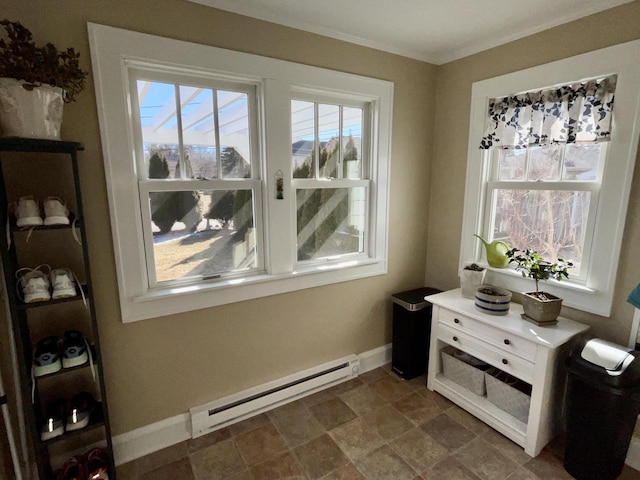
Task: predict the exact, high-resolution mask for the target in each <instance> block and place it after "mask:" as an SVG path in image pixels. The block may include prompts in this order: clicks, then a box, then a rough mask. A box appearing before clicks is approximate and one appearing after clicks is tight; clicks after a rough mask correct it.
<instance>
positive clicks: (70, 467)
mask: <svg viewBox="0 0 640 480" xmlns="http://www.w3.org/2000/svg"><path fill="white" fill-rule="evenodd" d="M86 479H87V474H86V469H85V466H84V463H82V459H81V458H79V457H71V458H69V459H68V460H67V461H66V462H64V465H62V468H60V469H59V470H58V471H57V472H56V480H86Z"/></svg>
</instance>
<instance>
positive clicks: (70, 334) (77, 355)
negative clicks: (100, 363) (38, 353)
mask: <svg viewBox="0 0 640 480" xmlns="http://www.w3.org/2000/svg"><path fill="white" fill-rule="evenodd" d="M87 360H89V354H88V353H87V341H86V340H85V338H84V335H82V333H81V332H79V331H78V330H67V331H66V332H64V340H63V341H62V368H71V367H77V366H79V365H83V364H85V363H87Z"/></svg>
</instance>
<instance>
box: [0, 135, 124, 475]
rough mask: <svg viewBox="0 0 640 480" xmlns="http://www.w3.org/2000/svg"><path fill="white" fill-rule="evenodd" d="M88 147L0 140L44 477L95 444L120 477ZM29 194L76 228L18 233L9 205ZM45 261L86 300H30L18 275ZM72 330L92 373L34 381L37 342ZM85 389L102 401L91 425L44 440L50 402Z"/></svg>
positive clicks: (16, 302) (19, 326)
mask: <svg viewBox="0 0 640 480" xmlns="http://www.w3.org/2000/svg"><path fill="white" fill-rule="evenodd" d="M82 150H83V146H82V145H81V144H80V143H75V142H63V141H53V140H36V139H24V138H2V139H0V164H1V168H0V225H2V226H3V229H4V226H5V225H6V226H7V230H8V232H7V234H5V232H3V233H2V235H0V237H1V240H0V250H1V251H2V252H1V258H2V268H3V271H4V278H5V285H4V288H5V290H6V292H5V293H6V297H7V299H8V302H9V307H10V313H11V319H10V320H9V321H10V322H11V323H12V325H13V330H14V337H15V343H16V345H15V347H16V352H17V356H18V366H19V374H20V389H21V396H22V404H23V409H24V413H25V419H24V421H25V423H26V425H27V429H28V430H29V433H30V435H29V437H30V439H31V442H30V443H31V447H32V455H33V459H35V463H36V466H37V471H38V478H39V479H40V480H52V479H54V478H55V477H54V474H55V473H54V472H55V470H56V468H58V467H60V466H61V465H62V463H63V462H64V461H65V460H66V459H67V458H70V457H71V456H74V455H82V454H84V453H86V452H87V451H88V450H90V449H91V448H93V447H96V446H98V447H102V448H104V449H105V452H106V453H107V456H108V459H109V465H108V474H109V479H110V480H114V479H115V477H116V473H115V466H114V461H113V448H112V443H111V432H110V428H109V415H108V410H107V397H106V391H105V385H104V377H103V370H102V360H101V355H100V342H99V339H98V328H97V323H96V311H95V304H94V301H93V289H92V287H91V273H90V268H89V252H88V248H87V236H86V231H85V222H84V216H83V214H82V196H81V192H80V183H79V179H78V160H79V159H78V152H80V151H82ZM28 195H33V196H34V198H35V199H36V200H38V201H39V205H40V212H41V214H42V215H44V211H43V208H42V200H44V199H45V198H46V197H49V196H54V197H59V198H61V199H63V200H64V201H65V203H66V205H67V206H68V207H69V210H70V211H71V215H70V217H71V222H70V224H69V225H55V226H37V227H33V228H27V229H20V228H18V227H17V226H16V219H15V216H14V215H11V214H10V212H9V207H10V205H11V204H13V203H14V202H17V201H18V199H19V198H20V197H23V196H28ZM74 220H75V221H74ZM105 221H108V220H107V219H105ZM74 233H75V235H74ZM76 237H77V240H76ZM40 264H48V265H50V266H51V268H52V269H55V268H70V269H71V270H72V271H73V272H74V273H75V275H76V276H77V278H78V279H79V282H80V284H81V285H80V287H81V288H82V290H83V292H84V297H85V299H86V301H83V297H82V295H80V294H78V295H77V296H76V297H71V298H64V299H58V300H50V301H44V302H36V303H28V304H27V303H24V302H23V301H22V300H21V295H20V294H19V290H20V285H19V281H18V280H17V279H16V272H17V271H18V270H19V269H20V268H24V267H27V268H35V267H37V266H38V265H40ZM78 293H80V292H78ZM85 303H86V305H85ZM66 330H79V331H81V332H82V333H83V334H84V336H85V338H86V339H87V340H88V342H89V344H90V349H91V352H92V357H93V364H94V367H93V368H91V365H90V363H89V362H88V363H86V364H84V365H81V366H76V367H73V368H67V369H65V368H63V369H61V370H60V371H58V372H56V373H53V374H50V375H46V376H41V377H38V378H34V377H32V373H31V372H32V364H33V353H34V350H35V346H36V343H37V342H38V340H40V339H42V338H45V337H47V336H49V335H57V336H60V337H61V336H62V334H63V332H64V331H66ZM83 391H88V392H89V393H91V394H92V395H93V396H94V398H95V399H96V400H97V404H96V406H95V408H94V409H93V410H92V413H91V418H90V422H89V425H87V426H86V427H84V428H82V429H79V430H74V431H69V432H65V433H64V434H62V435H60V436H57V437H55V438H52V439H50V440H46V441H42V440H41V439H40V438H41V437H40V430H41V427H42V423H43V421H44V417H45V412H46V407H47V404H48V403H49V402H52V401H55V400H57V399H61V398H62V399H71V398H72V397H73V396H74V395H76V394H78V393H80V392H83Z"/></svg>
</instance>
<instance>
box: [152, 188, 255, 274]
mask: <svg viewBox="0 0 640 480" xmlns="http://www.w3.org/2000/svg"><path fill="white" fill-rule="evenodd" d="M149 208H150V210H151V220H152V225H151V230H152V232H153V258H154V260H155V270H156V277H157V281H158V282H166V281H170V280H178V279H184V278H189V277H194V276H200V275H204V276H207V275H216V274H221V273H225V272H234V271H239V270H245V269H251V268H255V267H256V251H255V246H256V245H255V244H256V240H255V231H254V213H253V192H252V191H251V190H215V191H188V192H152V193H150V194H149Z"/></svg>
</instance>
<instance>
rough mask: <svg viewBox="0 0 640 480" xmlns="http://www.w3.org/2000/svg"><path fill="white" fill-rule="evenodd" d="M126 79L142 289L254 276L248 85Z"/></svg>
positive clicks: (255, 204)
mask: <svg viewBox="0 0 640 480" xmlns="http://www.w3.org/2000/svg"><path fill="white" fill-rule="evenodd" d="M130 73H131V76H130V80H131V81H130V88H131V99H132V103H133V105H134V108H133V109H132V110H133V122H132V124H133V126H134V135H135V138H136V140H137V141H136V142H135V145H136V155H135V158H136V166H137V173H138V189H139V195H140V204H141V206H142V207H141V215H142V231H143V236H144V245H145V258H146V266H147V268H146V270H147V275H148V283H149V286H150V287H151V288H153V287H156V286H161V285H179V284H184V283H193V282H196V281H198V280H201V279H215V278H224V277H233V276H238V275H246V274H247V273H249V272H251V271H258V270H260V269H261V268H262V266H263V264H264V259H263V255H262V250H261V247H262V238H259V237H257V236H256V225H261V212H262V208H261V196H262V195H261V185H260V182H259V180H258V179H257V171H258V170H259V169H258V168H256V167H255V166H254V164H255V163H256V162H257V155H256V154H255V153H254V149H255V148H256V143H257V135H256V111H255V110H256V109H255V105H256V98H255V90H256V89H255V85H243V84H229V83H223V82H219V81H218V82H213V81H209V82H206V81H203V80H202V79H197V78H182V77H180V76H177V75H168V76H166V75H165V76H164V77H163V76H162V75H159V74H158V73H156V72H154V71H145V70H140V69H131V71H130Z"/></svg>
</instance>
